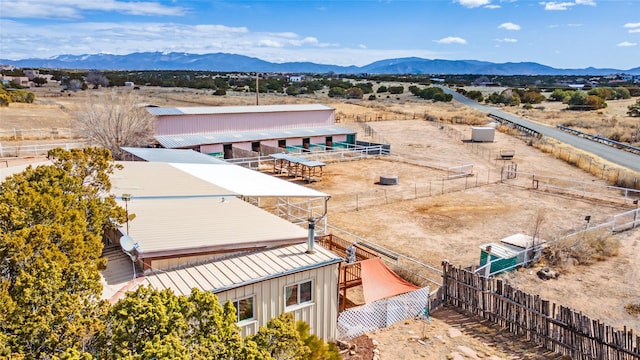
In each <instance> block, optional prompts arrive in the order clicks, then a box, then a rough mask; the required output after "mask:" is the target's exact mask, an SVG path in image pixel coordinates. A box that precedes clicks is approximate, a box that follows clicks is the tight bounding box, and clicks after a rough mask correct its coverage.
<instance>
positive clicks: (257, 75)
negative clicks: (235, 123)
mask: <svg viewBox="0 0 640 360" xmlns="http://www.w3.org/2000/svg"><path fill="white" fill-rule="evenodd" d="M258 77H259V73H258V72H256V106H258Z"/></svg>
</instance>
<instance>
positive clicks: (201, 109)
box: [147, 104, 335, 116]
mask: <svg viewBox="0 0 640 360" xmlns="http://www.w3.org/2000/svg"><path fill="white" fill-rule="evenodd" d="M147 110H148V111H149V112H150V113H151V114H152V115H155V116H163V115H208V114H242V113H264V112H290V111H327V110H335V109H334V108H332V107H330V106H326V105H322V104H285V105H258V106H193V107H173V108H172V107H149V108H147Z"/></svg>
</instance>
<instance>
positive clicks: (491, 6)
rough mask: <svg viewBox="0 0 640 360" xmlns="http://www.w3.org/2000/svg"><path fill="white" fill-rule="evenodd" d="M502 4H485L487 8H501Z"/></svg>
mask: <svg viewBox="0 0 640 360" xmlns="http://www.w3.org/2000/svg"><path fill="white" fill-rule="evenodd" d="M501 7H502V6H500V5H493V4H489V5H485V6H484V8H485V9H500V8H501Z"/></svg>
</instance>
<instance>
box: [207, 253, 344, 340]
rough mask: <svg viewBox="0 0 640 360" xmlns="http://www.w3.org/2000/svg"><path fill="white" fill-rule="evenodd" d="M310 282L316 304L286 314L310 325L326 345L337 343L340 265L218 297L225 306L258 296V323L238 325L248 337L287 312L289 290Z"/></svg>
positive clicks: (287, 277) (299, 307)
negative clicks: (290, 314)
mask: <svg viewBox="0 0 640 360" xmlns="http://www.w3.org/2000/svg"><path fill="white" fill-rule="evenodd" d="M307 280H312V281H313V302H312V303H309V304H302V305H299V306H297V307H289V308H286V311H287V312H292V313H293V314H294V317H295V319H296V320H303V321H305V322H307V323H308V324H309V326H310V328H311V329H310V332H311V334H315V335H317V336H318V337H320V338H322V339H324V340H325V341H333V340H335V338H336V322H337V319H338V264H333V265H330V266H324V267H322V268H318V269H312V270H307V271H302V272H299V273H296V274H292V275H287V276H282V277H279V278H275V279H272V280H268V281H263V282H260V283H257V284H252V285H247V286H243V287H240V288H236V289H232V290H229V291H225V292H221V293H218V294H216V295H217V296H218V300H219V301H220V303H222V304H224V303H226V302H227V301H229V300H230V301H234V300H238V299H242V298H245V297H247V296H251V295H253V296H255V299H254V301H255V304H254V311H255V312H254V313H255V320H254V321H245V322H241V323H239V324H238V325H239V326H240V328H241V332H242V336H247V335H252V334H255V332H256V331H257V330H258V328H259V327H260V326H264V325H266V324H267V321H269V320H270V319H272V318H274V317H277V316H279V315H280V314H282V313H283V312H285V294H284V291H285V290H284V289H285V287H286V286H288V285H292V284H295V283H299V282H304V281H307Z"/></svg>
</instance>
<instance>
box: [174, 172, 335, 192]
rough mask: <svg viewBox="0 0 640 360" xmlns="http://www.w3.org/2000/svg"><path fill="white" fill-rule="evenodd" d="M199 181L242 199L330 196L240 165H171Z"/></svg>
mask: <svg viewBox="0 0 640 360" xmlns="http://www.w3.org/2000/svg"><path fill="white" fill-rule="evenodd" d="M171 165H172V166H174V167H176V168H177V169H180V170H182V171H184V172H186V173H188V174H191V175H193V176H195V177H197V178H199V179H202V180H204V181H207V182H210V183H212V184H216V185H218V186H220V187H223V188H225V189H229V190H230V191H231V192H234V193H238V194H241V195H242V196H255V197H329V195H328V194H326V193H323V192H320V191H316V190H313V189H309V188H306V187H304V186H301V185H298V184H294V183H291V182H289V181H284V180H281V179H278V178H276V177H273V176H271V175H267V174H263V173H261V172H258V171H254V170H250V169H247V168H244V167H242V166H238V165H232V164H229V165H209V164H171Z"/></svg>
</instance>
